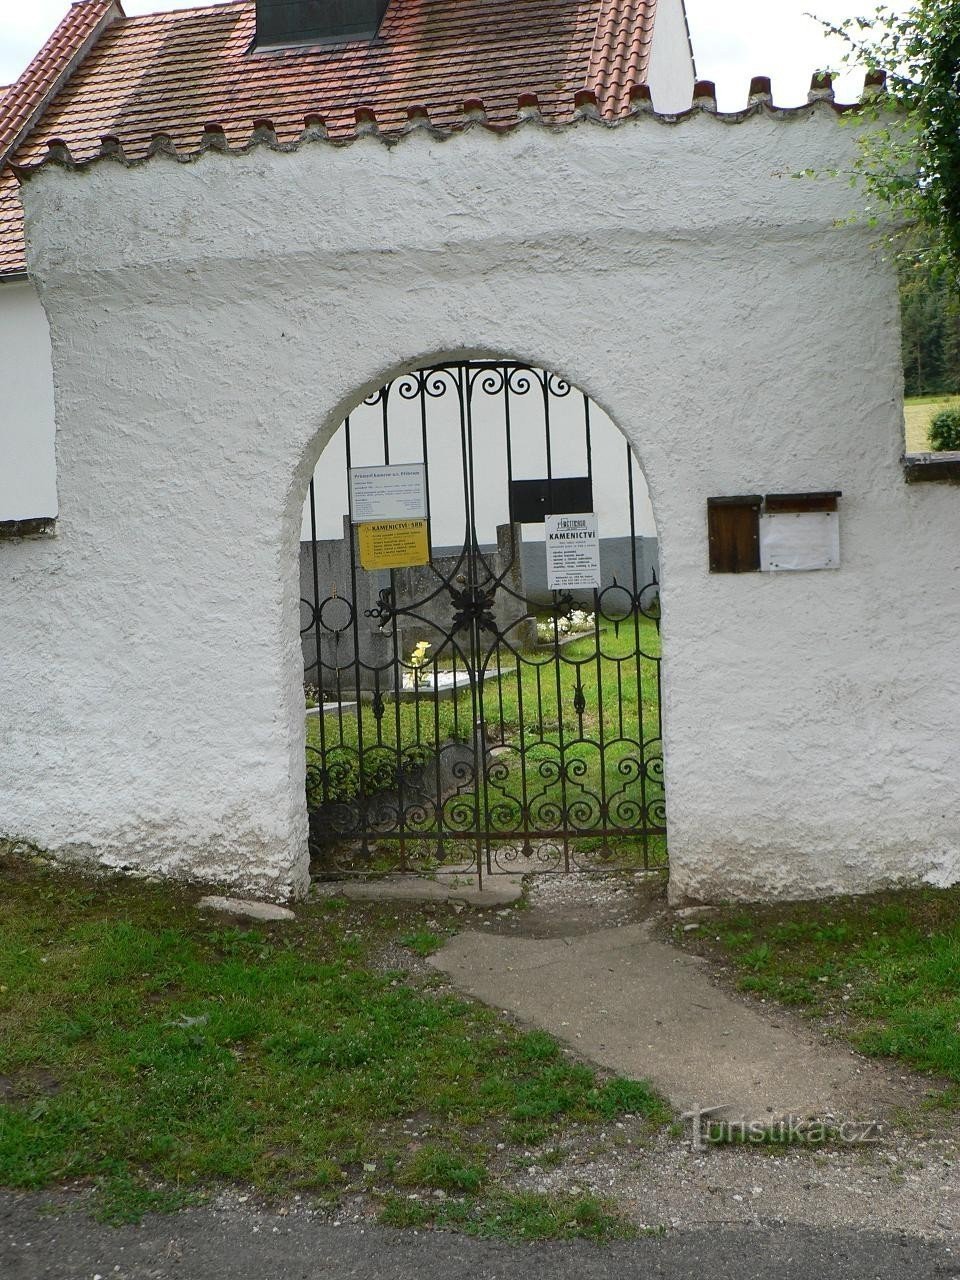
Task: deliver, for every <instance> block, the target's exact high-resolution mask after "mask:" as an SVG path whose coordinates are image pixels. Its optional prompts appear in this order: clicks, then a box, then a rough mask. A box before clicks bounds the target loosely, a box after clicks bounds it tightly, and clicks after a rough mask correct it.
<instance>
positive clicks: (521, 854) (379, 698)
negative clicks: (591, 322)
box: [300, 359, 666, 879]
mask: <svg viewBox="0 0 960 1280" xmlns="http://www.w3.org/2000/svg"><path fill="white" fill-rule="evenodd" d="M300 555H301V596H302V600H301V636H302V643H303V651H304V667H305V678H306V687H307V695H308V696H307V703H308V705H307V796H308V810H309V816H310V846H311V854H312V857H313V859H314V864H315V866H316V867H317V869H318V870H320V871H321V872H322V873H323V874H330V873H335V874H342V873H349V874H381V873H383V872H386V871H400V872H414V873H423V872H425V871H433V870H436V869H438V868H441V867H442V868H444V869H445V870H460V869H462V870H464V871H471V872H474V873H478V874H479V875H480V877H481V879H482V878H483V877H485V876H488V875H495V874H496V873H497V872H514V873H516V872H517V871H521V872H522V871H528V870H529V871H559V872H571V871H585V872H590V871H603V870H611V869H626V868H629V869H632V870H653V869H659V868H661V867H663V866H665V864H666V820H665V806H664V790H663V783H664V779H663V751H662V729H661V707H660V690H661V680H660V663H661V653H660V627H659V616H660V601H659V596H660V592H659V579H658V568H657V543H656V533H655V525H654V520H653V512H652V508H651V506H650V501H649V496H648V494H647V487H646V482H645V479H644V477H643V474H642V471H641V469H640V466H639V464H638V462H637V460H636V458H635V457H634V454H633V452H632V450H631V448H630V445H629V443H628V442H627V441H626V439H625V437H624V436H623V435H622V434H621V432H620V431H619V429H618V428H617V427H616V426H615V425H614V424H613V422H612V421H611V420H610V419H609V418H608V417H607V415H606V414H604V413H603V411H602V410H601V409H600V408H599V407H598V406H596V405H595V404H594V403H592V402H591V400H590V399H589V397H588V396H587V395H586V394H585V393H583V392H581V391H579V390H578V389H577V388H575V387H574V386H572V385H571V384H570V383H568V382H567V381H565V380H564V379H563V378H562V377H561V376H559V375H557V374H554V373H552V372H549V371H546V370H543V369H540V368H537V367H535V366H532V365H529V364H524V363H520V362H516V361H511V360H501V359H494V360H462V361H450V362H446V363H443V364H437V365H431V366H429V367H425V368H422V369H419V370H415V371H413V372H411V373H407V374H404V375H402V376H399V377H397V378H395V379H394V380H393V381H391V382H389V383H386V384H385V385H384V386H382V387H380V388H379V389H378V390H377V391H375V392H374V393H372V394H371V395H369V396H368V397H367V398H366V399H365V400H364V401H363V402H362V403H361V404H360V405H358V406H357V407H356V408H355V410H354V411H353V412H351V413H350V415H349V416H348V417H347V418H346V420H345V421H344V423H343V425H342V426H341V427H340V429H339V430H338V431H337V432H336V434H335V435H334V437H333V438H332V439H331V440H330V442H329V443H328V445H327V447H326V448H325V450H324V452H323V455H322V457H321V459H320V462H319V464H318V466H317V468H316V470H315V473H314V476H313V478H312V480H311V483H310V489H309V494H308V497H307V501H306V505H305V508H304V516H303V530H302V541H301V552H300Z"/></svg>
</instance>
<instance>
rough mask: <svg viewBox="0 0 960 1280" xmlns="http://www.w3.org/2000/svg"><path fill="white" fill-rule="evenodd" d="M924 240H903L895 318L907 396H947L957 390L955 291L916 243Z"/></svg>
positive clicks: (958, 300) (959, 355) (958, 302)
mask: <svg viewBox="0 0 960 1280" xmlns="http://www.w3.org/2000/svg"><path fill="white" fill-rule="evenodd" d="M925 243H926V242H925V241H922V240H920V239H919V238H918V237H916V236H914V237H912V238H911V239H910V240H909V241H904V252H903V254H902V255H901V266H900V319H901V326H902V333H903V373H904V379H905V388H904V390H905V393H906V395H907V396H922V395H949V394H952V393H954V392H956V391H957V390H958V389H960V295H958V294H957V292H956V291H955V290H954V289H953V287H952V285H951V284H950V282H949V281H948V279H947V277H946V275H945V274H944V273H943V272H942V271H940V270H938V269H937V267H936V266H935V264H934V263H933V262H931V255H930V253H929V251H926V252H924V251H923V250H920V249H919V248H918V247H916V246H919V245H921V244H925ZM908 246H909V247H908ZM927 250H929V246H927Z"/></svg>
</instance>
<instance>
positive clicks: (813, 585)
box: [0, 105, 960, 898]
mask: <svg viewBox="0 0 960 1280" xmlns="http://www.w3.org/2000/svg"><path fill="white" fill-rule="evenodd" d="M854 146H855V132H854V131H853V130H851V129H841V128H839V127H838V124H837V121H836V118H835V116H834V115H833V113H832V112H831V111H830V109H829V108H828V107H827V106H825V105H819V106H815V107H814V108H812V109H810V110H804V111H801V112H799V113H797V114H794V115H791V116H788V117H782V118H779V117H773V116H769V115H767V114H759V115H756V116H754V117H751V118H749V119H747V120H744V121H743V122H742V123H739V124H731V123H726V122H724V121H723V120H720V119H716V118H712V117H711V116H709V115H706V114H694V115H692V116H691V117H690V118H689V119H686V120H683V121H681V122H680V123H679V124H676V125H666V124H663V123H660V122H657V121H655V120H651V119H648V118H640V119H638V120H636V121H631V122H628V123H627V124H625V125H623V126H622V127H620V128H617V129H604V128H600V127H598V126H596V125H594V124H592V123H589V122H584V123H582V124H580V125H577V126H574V127H571V128H569V129H566V130H563V131H559V132H547V131H544V130H543V129H541V128H540V127H539V126H537V125H535V124H531V125H530V126H528V127H526V128H522V129H520V130H518V131H516V132H513V133H508V134H504V135H494V134H492V133H489V132H487V131H486V130H484V129H482V128H476V129H471V130H470V131H469V132H468V133H466V134H465V135H462V136H455V137H453V138H451V139H449V140H446V141H444V140H438V139H435V138H433V137H431V136H429V135H428V134H426V133H419V134H416V135H414V136H411V137H409V138H406V139H404V140H403V141H402V142H401V143H400V144H398V145H396V146H394V147H392V148H388V147H386V146H384V145H382V144H381V143H380V142H379V141H378V140H377V139H375V138H364V139H361V140H359V141H358V142H356V143H355V144H353V145H351V146H348V147H345V148H333V147H330V146H328V145H326V144H324V143H316V144H309V145H304V146H303V147H302V148H301V149H300V150H299V152H297V153H296V154H293V155H288V154H280V153H277V152H275V151H272V150H270V149H269V148H268V147H258V148H256V149H254V150H252V151H251V152H249V153H248V154H244V155H236V156H225V155H219V154H215V153H209V154H206V155H204V156H202V157H200V158H199V159H198V160H197V161H196V162H195V163H190V164H180V163H177V162H176V161H175V160H174V159H171V158H164V157H158V158H155V159H154V160H152V161H150V162H148V163H146V164H144V165H142V166H140V167H136V168H133V169H129V170H128V169H126V168H125V167H123V166H122V165H120V164H118V163H113V162H103V163H100V164H97V165H94V166H93V167H91V168H89V169H87V170H85V171H82V172H77V173H73V172H64V171H62V170H60V169H57V168H51V167H49V166H48V167H46V168H45V169H43V170H41V172H40V173H39V174H38V175H37V176H35V177H34V178H33V179H32V180H31V181H30V182H29V183H28V185H27V188H26V192H25V203H26V207H27V215H28V237H29V262H30V268H31V271H32V273H33V275H34V277H35V279H36V282H37V284H38V287H39V289H40V293H41V297H42V300H43V302H44V305H45V306H46V308H47V313H48V316H49V319H50V326H51V332H52V337H53V350H54V370H55V381H56V393H57V425H58V435H57V452H58V470H59V483H60V508H61V517H60V523H59V536H58V537H57V538H56V539H55V540H52V541H49V542H38V543H28V542H23V543H18V544H8V545H0V598H2V599H3V602H4V607H3V609H2V611H0V752H2V780H0V830H3V831H5V832H7V833H9V834H11V835H17V836H21V837H27V838H30V839H32V840H35V841H37V842H38V843H40V844H42V845H45V846H47V847H48V848H51V849H54V850H58V851H61V852H63V853H70V852H71V851H72V852H76V853H94V852H95V853H96V854H97V855H98V856H100V857H102V858H104V859H106V860H110V861H113V862H116V863H122V864H124V865H130V866H135V867H139V868H143V869H151V870H161V871H164V872H167V873H173V874H184V875H187V874H189V875H210V876H213V877H214V878H217V879H222V880H228V881H230V882H231V883H233V884H235V885H238V886H243V887H249V888H256V889H258V890H260V891H262V892H272V893H276V894H282V893H285V892H289V891H291V890H292V891H297V890H299V889H302V887H303V885H304V879H305V872H306V854H305V849H306V842H305V837H306V814H305V810H304V798H303V778H304V760H303V746H304V743H303V715H302V710H303V703H302V689H301V685H302V678H303V667H302V657H301V652H300V644H299V634H298V629H299V626H298V614H299V595H300V589H299V563H298V551H299V548H298V542H299V536H300V525H301V508H302V504H303V499H304V494H305V492H306V486H307V482H308V479H309V476H310V474H311V471H312V469H313V467H314V464H315V463H316V461H317V458H318V456H319V453H320V450H321V448H322V446H323V444H324V443H325V441H326V440H327V439H329V438H330V436H331V434H332V433H333V432H334V431H335V430H336V428H337V427H338V426H339V424H340V422H341V421H342V419H343V417H344V414H345V412H346V411H347V410H349V409H350V408H351V407H352V405H354V404H355V403H356V402H357V400H358V398H359V397H360V396H361V395H363V394H364V393H366V392H369V391H370V390H372V389H374V388H376V387H377V386H378V385H380V383H381V382H382V381H383V380H384V379H385V378H386V377H388V376H390V375H392V374H394V373H396V372H397V371H399V370H402V369H404V368H409V367H411V366H412V365H414V364H415V363H418V362H422V361H426V360H430V359H434V358H442V357H445V356H451V355H459V354H467V355H507V356H514V357H519V358H522V359H525V360H528V361H531V362H534V363H537V364H540V365H543V366H546V367H548V368H551V369H554V370H557V371H560V372H562V373H563V374H564V375H565V376H566V377H568V378H570V379H572V380H573V381H574V382H575V383H576V384H577V385H578V386H580V387H582V388H583V389H584V390H585V391H586V392H587V393H588V394H589V395H590V396H592V397H593V398H594V399H595V400H596V401H597V402H598V403H600V404H601V405H602V406H603V407H604V409H605V410H606V411H607V412H608V413H609V414H610V415H611V417H612V418H613V420H614V421H615V422H616V423H617V424H618V425H619V426H620V428H621V429H622V430H623V431H624V433H625V434H626V435H627V437H628V439H629V440H630V441H631V443H632V444H633V446H634V448H635V450H636V453H637V456H638V457H639V458H640V460H641V462H642V464H643V466H644V469H645V471H646V475H647V479H648V481H649V485H650V490H651V495H652V500H653V504H654V510H655V513H656V516H657V522H658V526H659V532H660V556H661V562H662V568H663V577H664V583H665V586H664V592H663V597H662V603H663V610H664V626H663V633H664V641H665V650H666V663H665V672H664V676H665V695H664V696H665V725H666V736H665V749H666V760H667V778H668V784H667V785H668V792H667V801H668V812H669V821H670V827H671V855H672V870H671V875H672V880H673V892H674V894H675V896H677V897H681V896H684V895H687V896H690V897H693V898H711V897H728V896H741V897H763V896H777V895H799V894H809V893H823V892H828V891H833V890H860V889H867V888H870V887H873V886H877V885H882V884H888V883H895V882H899V881H904V880H910V879H912V880H919V879H921V878H923V877H925V876H936V877H940V878H941V879H947V878H954V877H955V876H956V875H957V871H958V864H960V817H958V810H957V788H956V777H957V760H958V758H960V666H958V664H957V662H956V644H957V636H958V634H960V495H958V493H957V490H956V489H954V488H950V487H941V486H922V485H917V486H914V487H910V488H908V487H907V486H905V485H904V483H903V479H902V476H901V472H900V467H899V461H898V460H899V456H900V453H901V450H902V443H901V442H902V424H901V380H900V363H899V345H898V320H897V296H896V287H895V281H894V278H893V275H892V272H891V270H890V268H889V267H887V266H885V265H884V264H883V263H882V262H881V261H880V259H879V257H878V255H877V253H876V251H875V249H874V247H873V240H874V233H873V232H871V231H870V230H868V229H866V228H858V227H855V226H854V227H850V226H839V225H836V224H837V221H838V220H839V219H842V218H844V217H845V216H846V215H847V214H848V213H849V212H850V202H851V199H852V196H851V191H850V188H849V186H848V184H847V182H846V179H845V177H844V176H843V173H842V172H841V175H840V176H839V177H838V178H837V179H836V180H832V179H830V178H827V177H822V178H820V179H818V180H798V179H795V178H793V177H791V176H789V175H791V174H792V173H794V172H798V171H802V170H807V169H814V170H817V171H818V172H821V173H825V172H827V171H830V170H832V169H838V170H840V171H843V170H845V169H848V168H849V164H850V158H851V155H852V152H853V148H854ZM652 423H653V424H656V425H655V427H651V426H650V425H649V424H652ZM807 489H816V490H821V489H842V490H843V493H844V497H843V500H842V517H841V518H842V537H843V566H842V568H841V569H840V570H839V571H837V572H830V573H819V574H816V573H815V574H798V575H781V576H774V575H770V576H768V575H763V576H761V575H743V576H740V577H721V576H713V577H711V576H710V574H709V573H708V568H707V564H708V559H707V539H706V516H705V503H706V499H707V497H708V496H710V495H715V494H734V493H764V492H770V491H781V492H791V491H802V490H807ZM225 654H229V655H231V657H230V660H229V661H225V660H224V655H225ZM51 673H55V674H54V675H53V676H52V675H51ZM144 673H149V675H147V676H145V674H144Z"/></svg>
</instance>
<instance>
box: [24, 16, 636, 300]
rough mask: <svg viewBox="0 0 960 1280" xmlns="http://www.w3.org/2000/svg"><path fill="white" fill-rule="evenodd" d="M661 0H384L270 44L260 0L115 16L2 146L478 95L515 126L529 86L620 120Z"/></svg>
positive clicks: (33, 86)
mask: <svg viewBox="0 0 960 1280" xmlns="http://www.w3.org/2000/svg"><path fill="white" fill-rule="evenodd" d="M110 8H111V4H110V0H81V3H77V4H74V6H73V8H72V10H71V13H70V15H68V17H67V18H66V19H65V20H64V23H63V24H61V27H60V28H59V29H58V32H57V33H56V35H55V36H54V37H53V38H52V39H51V40H50V41H49V42H48V44H47V45H46V46H45V48H44V50H43V52H42V53H41V54H40V55H38V57H37V59H35V60H34V62H33V63H32V64H31V67H30V68H29V69H28V70H27V72H25V74H24V76H22V77H21V78H20V80H19V81H18V82H17V84H16V86H14V91H13V95H12V96H13V99H14V103H15V105H14V112H15V113H16V118H22V117H23V113H24V111H25V110H26V106H27V104H28V103H29V102H31V101H33V103H34V106H33V110H34V111H35V110H36V99H37V95H38V93H39V92H40V90H39V88H38V85H41V84H43V83H49V76H50V71H51V67H53V66H56V65H59V64H58V59H60V60H62V59H63V58H64V57H69V53H68V50H67V49H66V47H65V46H66V43H67V41H68V38H70V39H73V40H74V41H75V42H76V43H74V44H73V46H72V47H73V48H74V49H76V48H77V47H79V44H82V42H83V40H84V39H87V38H89V32H90V30H92V29H93V28H94V27H95V26H96V24H97V22H99V21H100V20H101V19H102V18H103V16H104V14H105V13H107V12H108V11H109V10H110ZM655 9H656V0H469V3H468V2H467V0H390V4H389V7H388V9H387V12H386V15H385V17H384V20H383V23H382V25H381V28H380V38H379V39H378V40H376V41H372V42H371V41H352V42H350V43H348V44H344V45H339V46H333V47H329V46H328V47H319V48H318V47H313V48H297V49H285V50H273V51H264V52H258V51H252V45H253V37H254V29H255V16H256V15H255V5H254V0H231V2H229V3H225V4H218V5H213V6H209V7H206V8H199V9H181V10H179V11H176V12H173V13H158V14H151V15H147V16H143V17H138V18H120V19H118V20H116V21H114V22H112V23H111V24H110V25H109V26H107V27H106V29H105V30H104V31H103V33H102V34H101V35H100V36H99V38H98V39H97V40H96V43H95V45H94V47H93V49H92V50H91V51H90V52H89V53H88V54H87V56H86V57H85V58H84V59H83V61H82V63H81V65H80V66H79V67H78V68H77V70H76V71H75V72H74V73H73V75H72V76H71V77H70V78H69V81H68V82H67V84H66V85H65V86H64V87H63V88H62V89H61V90H60V92H59V93H57V94H56V96H55V97H54V98H53V101H52V102H51V103H50V105H49V106H48V107H47V109H46V110H45V111H44V112H43V115H42V117H41V119H40V121H39V123H38V124H37V125H36V126H35V127H34V128H32V129H31V130H30V134H29V137H28V138H27V139H26V141H25V142H23V143H22V144H20V145H19V146H17V147H16V148H15V149H14V151H13V153H12V154H10V155H9V156H6V157H4V156H3V150H4V149H3V147H2V145H0V159H4V158H5V159H7V160H8V161H13V162H15V163H17V164H31V163H34V162H36V161H37V160H38V159H39V158H40V157H41V156H42V155H43V154H44V152H45V149H46V141H47V139H49V138H52V137H57V138H62V139H63V140H64V141H65V142H66V143H67V144H68V146H69V148H70V151H71V154H72V155H73V156H74V158H76V159H78V160H82V159H86V158H88V157H90V156H92V155H95V154H96V153H97V152H98V151H99V148H100V139H101V137H102V136H103V135H113V136H115V137H117V138H118V139H119V140H120V142H121V144H122V146H123V148H124V151H125V153H126V154H127V155H128V156H129V157H131V158H136V157H138V156H142V155H144V154H145V153H146V151H147V148H148V146H149V144H150V140H151V138H152V137H153V136H154V135H155V134H157V133H166V134H169V135H170V136H171V138H172V139H173V141H174V142H175V144H176V145H177V146H178V147H183V148H184V149H196V148H197V147H198V146H199V145H200V140H201V135H202V134H203V131H204V126H205V125H207V124H209V123H216V124H218V125H220V126H222V128H223V129H224V131H225V133H226V137H227V141H228V142H230V143H231V144H236V143H239V142H243V141H246V140H247V139H248V138H249V136H250V133H251V132H252V129H253V124H254V121H256V120H264V119H266V120H269V121H271V122H272V124H273V126H274V127H275V129H276V131H277V135H278V137H279V139H280V141H281V142H284V141H293V140H294V139H296V138H297V137H299V136H300V134H301V133H302V131H303V126H304V118H305V117H306V116H307V115H319V116H321V117H322V118H323V119H324V121H325V123H326V126H327V130H328V132H329V134H330V135H331V136H332V137H338V136H341V137H345V136H350V135H352V134H354V133H355V132H356V109H357V108H358V107H365V108H370V109H372V110H373V111H374V112H375V113H376V117H377V121H378V124H379V127H380V129H381V131H382V132H386V133H389V132H391V131H398V130H399V129H401V128H402V127H403V126H404V125H406V124H407V121H408V109H409V108H410V107H411V106H424V107H426V108H427V110H428V112H429V114H430V118H431V120H432V121H433V122H434V123H436V124H437V125H439V126H441V127H450V126H455V125H457V124H460V123H462V122H463V119H464V110H463V104H464V101H465V100H467V99H471V98H479V99H481V100H482V101H483V104H484V107H485V109H486V112H487V117H488V119H489V120H490V122H491V123H493V124H507V123H512V122H513V121H515V120H516V118H517V99H518V97H519V96H520V95H521V94H524V93H534V94H536V95H537V98H538V99H539V104H540V109H541V111H542V113H543V116H544V118H545V119H546V120H548V121H559V120H567V119H569V118H570V116H571V115H572V113H573V96H574V93H575V92H576V91H577V90H579V89H583V88H589V89H592V90H593V91H595V92H596V94H597V99H598V103H599V107H600V110H601V112H602V113H603V115H604V116H606V117H607V118H608V119H615V118H617V117H619V116H621V115H624V114H626V112H627V111H628V110H629V105H630V103H629V92H630V88H631V86H632V85H633V84H636V83H639V82H642V81H644V80H645V79H646V75H647V68H648V65H649V57H650V46H651V42H652V37H653V22H654V14H655ZM81 18H82V19H83V21H81ZM68 28H69V30H68ZM84 30H85V31H86V32H87V35H86V36H82V35H81V32H82V31H84ZM45 76H46V79H45ZM9 103H10V99H9V98H7V99H4V100H3V106H2V109H0V139H2V138H3V137H5V136H6V137H12V136H13V135H14V134H15V133H16V132H17V129H16V128H15V116H14V114H11V113H9V112H8V106H9ZM21 103H22V104H23V105H22V106H20V105H19V104H21ZM21 127H22V126H21ZM23 269H24V260H23V228H22V219H21V212H20V204H19V199H18V197H17V191H16V185H15V179H14V177H13V175H12V172H11V171H10V169H9V168H8V169H7V170H6V171H5V172H4V173H3V174H2V175H0V275H3V274H8V273H10V272H16V271H22V270H23Z"/></svg>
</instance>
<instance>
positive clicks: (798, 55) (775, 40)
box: [0, 0, 910, 110]
mask: <svg viewBox="0 0 960 1280" xmlns="http://www.w3.org/2000/svg"><path fill="white" fill-rule="evenodd" d="M202 2H203V0H200V3H202ZM197 5H198V0H124V10H125V12H126V13H128V14H131V15H133V14H138V13H152V12H156V11H157V10H160V9H186V8H196V7H197ZM67 7H68V5H67V0H0V84H4V83H7V82H8V81H12V80H15V79H16V78H17V76H18V75H19V74H20V72H21V71H22V70H23V68H24V67H25V66H26V64H27V62H29V60H30V58H31V57H32V56H33V55H34V53H36V51H37V50H38V49H39V48H40V46H41V45H42V44H43V42H44V40H45V39H46V38H47V36H48V35H49V34H50V32H51V31H52V30H53V28H54V26H55V25H56V23H57V22H58V21H59V20H60V18H61V17H62V16H63V14H64V13H65V12H66V10H67ZM875 7H876V5H875V0H806V2H805V0H687V12H688V14H689V17H690V25H691V28H692V31H693V45H694V51H695V53H696V57H697V70H698V72H699V74H700V76H701V78H702V79H705V80H715V81H716V82H717V90H718V94H719V99H720V106H721V108H723V109H725V110H733V109H735V108H737V107H740V106H743V104H744V103H745V101H746V96H747V88H748V85H749V81H750V77H751V76H754V75H768V76H771V77H772V79H773V90H774V99H775V101H776V102H777V104H778V106H786V107H789V106H795V105H796V104H797V103H800V102H803V101H805V99H806V93H807V89H808V88H809V85H810V76H811V73H812V72H814V71H816V70H819V69H821V68H823V67H827V66H837V65H839V62H840V56H841V52H842V50H841V49H840V48H839V47H838V43H837V42H836V41H830V40H827V39H826V38H825V36H824V34H823V31H822V29H821V28H820V27H819V26H818V24H817V23H816V22H815V21H814V20H813V19H812V18H809V17H806V16H805V13H806V12H807V11H808V10H809V11H812V12H815V13H817V14H818V15H819V16H820V17H822V18H827V19H830V20H832V21H837V20H838V19H840V18H844V17H851V16H853V15H855V14H861V13H865V12H866V13H871V12H872V11H873V10H874V8H875ZM893 7H895V8H897V9H900V10H902V11H905V10H907V9H908V8H909V7H910V4H909V2H908V0H897V3H895V4H894V6H893ZM862 82H863V81H862V76H853V77H850V76H847V77H845V78H844V79H843V80H841V81H840V83H839V84H838V97H840V98H842V99H843V100H846V101H854V100H855V99H856V98H857V97H858V96H859V91H860V87H861V85H862Z"/></svg>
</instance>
